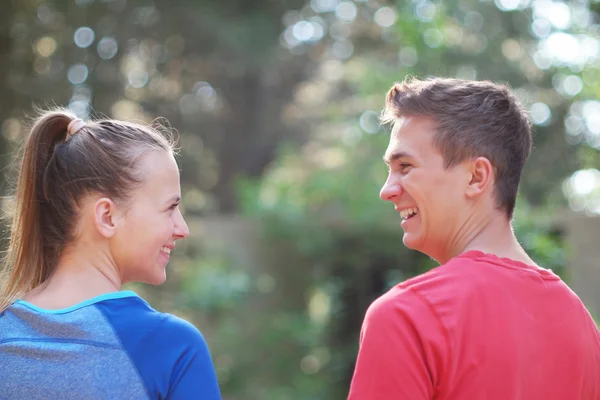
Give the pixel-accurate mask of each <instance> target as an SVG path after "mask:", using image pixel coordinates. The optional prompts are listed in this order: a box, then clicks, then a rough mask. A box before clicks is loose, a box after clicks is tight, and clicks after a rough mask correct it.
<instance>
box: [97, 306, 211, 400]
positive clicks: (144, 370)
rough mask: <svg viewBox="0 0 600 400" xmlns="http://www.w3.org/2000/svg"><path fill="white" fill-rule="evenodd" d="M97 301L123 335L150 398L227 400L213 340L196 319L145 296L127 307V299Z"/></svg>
mask: <svg viewBox="0 0 600 400" xmlns="http://www.w3.org/2000/svg"><path fill="white" fill-rule="evenodd" d="M138 301H139V300H138ZM119 304H120V305H119ZM96 307H98V308H99V309H100V310H101V311H102V313H103V314H104V316H105V317H106V318H107V320H108V321H109V322H110V323H111V325H112V326H113V328H114V330H115V332H116V334H117V335H118V336H119V339H120V341H121V343H122V345H123V348H124V350H125V351H126V352H127V353H128V354H129V357H130V358H131V360H132V362H133V363H134V364H135V366H136V368H137V370H138V372H139V374H140V377H141V378H142V380H143V381H144V384H145V385H146V388H147V391H148V394H149V395H150V398H152V399H160V400H183V399H185V400H187V399H190V400H191V399H198V400H221V394H220V390H219V385H218V381H217V377H216V373H215V370H214V367H213V363H212V359H211V356H210V352H209V349H208V346H207V344H206V341H205V340H204V337H203V336H202V334H201V333H200V332H199V331H198V329H196V327H194V326H193V325H192V324H190V323H189V322H187V321H185V320H183V319H181V318H178V317H175V316H173V315H170V314H163V313H159V312H157V311H155V310H153V309H151V308H149V306H147V305H145V303H142V302H141V301H139V302H137V303H136V304H131V303H130V304H129V306H127V307H123V303H122V302H119V303H117V302H113V303H99V304H96Z"/></svg>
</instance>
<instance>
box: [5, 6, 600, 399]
mask: <svg viewBox="0 0 600 400" xmlns="http://www.w3.org/2000/svg"><path fill="white" fill-rule="evenodd" d="M599 11H600V3H599V2H598V1H597V0H573V1H567V2H563V1H553V0H447V1H438V0H402V1H384V0H377V1H376V0H279V1H276V0H251V1H250V0H154V1H151V0H55V1H50V0H48V1H42V0H6V1H4V2H3V4H2V11H1V12H0V60H1V62H0V79H2V86H1V87H2V91H1V93H0V127H1V133H2V135H1V136H0V149H1V151H0V154H1V158H0V162H1V163H2V167H6V166H8V165H9V163H10V162H11V157H12V155H13V154H14V150H15V149H16V146H18V144H19V143H20V141H21V139H22V138H23V137H24V134H25V133H26V131H27V122H28V121H27V118H28V117H29V116H31V115H33V114H34V107H36V106H37V107H47V106H52V105H65V106H68V107H70V108H71V109H72V110H74V111H75V112H76V113H77V114H79V115H80V116H81V117H82V118H84V119H85V118H93V117H97V116H102V115H106V116H109V117H113V118H118V119H126V120H136V121H146V122H150V121H152V120H153V119H155V118H158V117H162V118H166V119H167V120H168V121H169V124H170V125H171V126H172V127H173V128H174V129H176V130H177V132H178V133H179V136H180V147H181V153H180V157H179V161H180V165H181V168H182V190H183V209H184V212H185V216H186V219H187V221H188V223H189V225H190V229H191V231H192V235H191V236H190V238H189V239H188V240H186V241H185V243H183V244H182V245H181V246H179V247H178V249H177V250H178V251H177V252H176V254H175V256H174V257H173V261H172V262H171V264H170V266H169V273H168V275H169V277H168V280H167V283H166V284H165V285H163V286H161V287H158V288H153V287H146V286H143V285H139V286H135V285H134V286H133V287H134V288H135V289H136V290H138V291H139V292H140V294H142V295H143V296H144V297H146V298H147V299H148V300H149V301H150V302H151V304H152V305H153V306H155V307H156V308H158V309H159V310H161V311H168V312H173V313H175V314H177V315H180V316H182V317H185V318H188V319H189V320H191V321H193V322H194V323H195V324H196V326H198V328H199V329H200V330H201V331H202V332H203V334H204V335H205V336H206V338H207V341H208V344H209V346H210V348H211V351H212V355H213V358H214V362H215V367H216V369H217V373H218V376H219V381H220V384H221V388H222V393H223V397H224V399H231V400H234V399H235V400H238V399H250V400H253V399H257V400H285V399H294V400H309V399H310V400H312V399H344V398H345V396H346V394H347V388H348V385H349V380H350V377H351V374H352V371H353V366H354V360H355V355H356V350H357V345H358V335H359V331H360V324H361V322H362V318H363V316H364V312H365V310H366V308H367V307H368V305H369V304H370V302H371V301H372V300H373V299H374V298H376V297H377V296H378V295H380V294H381V293H383V292H384V291H386V290H387V289H388V288H390V287H391V286H392V285H394V284H395V283H397V282H399V281H401V280H403V279H406V278H408V277H410V276H413V275H415V274H417V273H420V272H423V271H426V270H427V269H429V268H431V267H433V266H434V263H433V262H432V261H431V260H430V259H428V258H426V257H423V256H422V255H419V254H417V253H414V252H411V251H408V250H406V249H405V248H404V247H403V245H402V242H401V234H402V232H401V228H400V227H399V217H398V216H397V214H396V213H395V212H394V210H393V208H392V207H390V206H389V205H386V204H384V203H383V202H382V201H381V200H380V199H379V198H378V193H379V188H380V186H381V185H382V184H383V182H384V180H385V177H386V168H385V165H384V164H383V162H382V161H381V156H382V153H383V151H384V150H385V146H386V144H387V140H388V134H389V132H388V130H386V129H384V128H382V127H380V125H379V121H378V115H379V112H380V110H381V109H382V107H383V100H384V95H385V93H386V91H387V89H388V88H389V87H390V86H391V85H392V84H393V82H395V81H399V80H402V79H403V78H404V77H405V76H407V75H414V76H419V77H427V76H431V75H437V76H452V77H462V78H471V79H489V80H493V81H495V82H500V83H509V84H510V86H511V87H512V88H514V89H515V90H516V93H517V94H518V96H519V97H520V98H521V99H522V101H523V102H524V103H525V104H526V105H527V107H528V109H529V110H530V113H531V117H532V120H533V121H534V123H535V148H534V150H533V153H532V155H531V157H530V160H529V162H528V164H527V167H526V171H525V175H524V177H523V181H522V186H521V192H520V200H519V205H518V210H517V214H516V218H515V230H516V231H517V234H518V236H519V238H520V239H521V241H522V242H523V244H524V246H525V247H526V248H527V250H529V251H530V252H531V254H532V256H533V258H534V259H535V260H536V261H538V263H540V264H541V265H543V266H544V267H546V268H551V269H552V270H554V271H555V272H558V273H559V274H561V275H562V276H563V277H564V278H565V279H566V280H567V282H568V281H569V274H568V268H566V259H567V254H568V246H567V244H566V243H565V240H564V235H563V234H562V230H561V228H560V224H557V217H562V218H568V216H569V215H571V214H578V215H579V214H582V215H587V214H590V215H591V214H594V213H598V212H600V172H599V171H598V168H599V167H600V157H598V152H599V149H600V102H599V101H598V100H597V99H598V95H599V94H600V70H599V66H600V58H599V57H600V45H599V41H598V39H599V37H598V36H599V33H600V32H599V25H598V22H599V21H598V12H599ZM4 171H7V173H6V174H5V178H6V179H8V178H10V173H9V172H8V171H10V169H7V168H5V169H4ZM6 179H5V182H6ZM2 189H3V194H6V193H8V190H9V185H8V184H6V183H5V184H4V185H3V186H2ZM174 340H176V339H175V338H174ZM158 350H159V349H157V351H158Z"/></svg>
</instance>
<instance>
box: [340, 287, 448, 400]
mask: <svg viewBox="0 0 600 400" xmlns="http://www.w3.org/2000/svg"><path fill="white" fill-rule="evenodd" d="M445 348H446V337H445V334H444V331H443V329H442V326H441V323H440V321H439V319H438V318H437V316H436V315H435V314H434V311H433V309H432V308H431V306H430V305H429V304H428V303H426V301H425V300H424V299H423V298H421V297H420V296H419V295H418V294H416V293H415V292H413V291H412V290H410V289H408V290H407V289H401V288H398V289H393V290H392V291H390V292H389V293H388V294H386V295H384V296H382V297H381V298H379V299H378V300H376V301H375V302H374V303H373V304H372V305H371V306H370V307H369V309H368V310H367V313H366V316H365V320H364V323H363V327H362V330H361V335H360V346H359V351H358V357H357V360H356V366H355V370H354V376H353V378H352V383H351V385H350V393H349V395H348V400H403V399H407V400H430V399H433V398H434V395H435V392H436V386H437V382H439V379H440V376H439V371H441V370H442V363H443V362H444V358H445V357H444V349H445Z"/></svg>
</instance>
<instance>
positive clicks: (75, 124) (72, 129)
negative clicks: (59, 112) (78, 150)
mask: <svg viewBox="0 0 600 400" xmlns="http://www.w3.org/2000/svg"><path fill="white" fill-rule="evenodd" d="M85 125H86V123H85V121H83V120H81V119H79V118H75V119H73V120H71V122H69V125H67V134H68V135H69V136H73V135H74V134H76V133H77V132H79V131H80V130H81V128H83V127H85Z"/></svg>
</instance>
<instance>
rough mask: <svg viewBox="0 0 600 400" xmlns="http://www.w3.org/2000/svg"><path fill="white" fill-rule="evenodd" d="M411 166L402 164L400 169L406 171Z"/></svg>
mask: <svg viewBox="0 0 600 400" xmlns="http://www.w3.org/2000/svg"><path fill="white" fill-rule="evenodd" d="M410 166H411V165H410V164H406V163H402V164H400V169H402V170H405V169H407V168H409V167H410Z"/></svg>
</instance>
